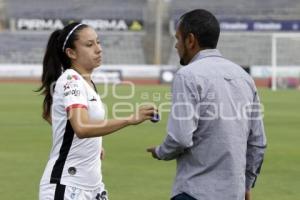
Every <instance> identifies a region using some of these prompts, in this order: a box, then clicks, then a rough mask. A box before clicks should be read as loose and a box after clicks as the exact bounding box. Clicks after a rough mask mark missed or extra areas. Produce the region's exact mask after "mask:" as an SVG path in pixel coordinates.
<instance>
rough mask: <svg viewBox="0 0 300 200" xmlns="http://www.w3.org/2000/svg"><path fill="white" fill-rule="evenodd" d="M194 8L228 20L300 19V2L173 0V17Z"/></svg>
mask: <svg viewBox="0 0 300 200" xmlns="http://www.w3.org/2000/svg"><path fill="white" fill-rule="evenodd" d="M194 8H204V9H207V10H210V11H212V12H213V13H214V14H216V15H217V16H218V17H219V18H228V19H245V18H246V19H249V18H251V19H299V17H300V12H299V10H300V4H299V1H298V0H285V1H282V0H271V1H261V0H251V1H246V0H227V1H218V0H210V1H206V0H184V1H182V0H172V4H171V10H170V12H171V17H172V19H177V18H178V17H179V16H180V15H181V14H182V13H184V12H186V11H187V10H191V9H194Z"/></svg>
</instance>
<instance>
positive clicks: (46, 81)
mask: <svg viewBox="0 0 300 200" xmlns="http://www.w3.org/2000/svg"><path fill="white" fill-rule="evenodd" d="M61 32H62V30H56V31H54V32H53V33H52V34H51V35H50V38H49V40H48V44H47V48H46V52H45V55H44V60H43V74H42V80H41V81H42V86H41V87H40V88H39V89H38V91H42V94H43V95H45V98H44V102H43V114H42V116H43V118H44V119H49V116H50V109H51V105H52V94H51V93H52V88H53V87H54V84H55V82H56V80H57V79H58V77H59V76H60V75H61V73H62V62H61V59H60V57H61V56H60V55H59V50H58V48H59V42H58V41H59V36H60V35H61Z"/></svg>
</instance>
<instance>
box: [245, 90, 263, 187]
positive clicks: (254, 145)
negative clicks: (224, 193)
mask: <svg viewBox="0 0 300 200" xmlns="http://www.w3.org/2000/svg"><path fill="white" fill-rule="evenodd" d="M250 123H251V124H250V133H249V136H248V141H247V154H246V159H247V160H246V191H250V189H251V188H252V187H254V184H255V181H256V178H257V176H258V175H259V173H260V168H261V166H262V162H263V158H264V153H265V149H266V144H267V141H266V136H265V131H264V125H263V120H262V114H261V105H260V101H259V97H258V94H257V93H255V95H254V104H253V105H252V112H251V120H250Z"/></svg>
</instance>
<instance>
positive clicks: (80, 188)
mask: <svg viewBox="0 0 300 200" xmlns="http://www.w3.org/2000/svg"><path fill="white" fill-rule="evenodd" d="M101 53H102V49H101V45H100V42H99V38H98V36H97V33H96V32H95V30H94V29H92V28H91V27H89V26H87V25H85V24H80V23H72V24H70V25H67V26H66V27H64V28H63V29H62V30H56V31H54V32H53V33H52V34H51V36H50V38H49V41H48V45H47V49H46V53H45V56H44V60H43V74H42V86H41V88H40V89H39V91H42V92H43V94H44V95H45V99H44V103H43V118H44V119H45V120H47V121H48V122H49V123H50V124H51V125H52V139H53V145H52V149H51V153H50V158H49V161H48V163H47V166H46V169H45V171H44V174H43V177H42V179H41V183H40V193H39V199H40V200H69V199H70V200H71V199H72V200H76V199H78V200H92V199H93V200H95V199H96V200H97V199H98V200H101V199H102V200H107V199H108V197H107V193H106V191H105V188H104V184H103V182H102V174H101V159H100V154H101V149H102V136H105V135H108V134H111V133H114V132H115V131H117V130H119V129H121V128H124V127H126V126H128V125H136V124H139V123H141V122H143V121H145V120H148V119H151V116H153V115H154V114H155V113H156V110H155V109H154V107H153V106H142V107H140V108H139V109H138V111H137V112H136V113H135V114H132V115H131V116H129V117H127V118H124V119H111V120H105V110H104V107H103V105H102V102H101V99H100V97H99V95H98V93H97V91H96V87H95V85H94V83H93V81H92V80H91V73H92V71H93V69H94V68H96V67H98V66H100V64H101V60H102V57H101V56H102V54H101ZM52 89H54V90H53V91H52Z"/></svg>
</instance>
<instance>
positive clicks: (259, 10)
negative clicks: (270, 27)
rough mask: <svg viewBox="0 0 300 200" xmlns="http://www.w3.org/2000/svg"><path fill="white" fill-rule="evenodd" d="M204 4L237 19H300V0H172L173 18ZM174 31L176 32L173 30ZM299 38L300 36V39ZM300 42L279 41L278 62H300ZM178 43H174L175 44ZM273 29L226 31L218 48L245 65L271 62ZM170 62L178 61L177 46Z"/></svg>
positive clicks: (225, 15)
mask: <svg viewBox="0 0 300 200" xmlns="http://www.w3.org/2000/svg"><path fill="white" fill-rule="evenodd" d="M194 8H204V9H208V10H210V11H212V12H213V13H214V14H216V16H217V18H218V19H234V20H245V19H248V20H295V19H300V12H299V10H300V3H299V1H298V0H287V1H281V0H272V1H260V0H251V1H245V0H228V1H217V0H211V1H205V0H185V1H181V0H172V4H171V6H170V16H171V20H176V19H178V18H179V17H180V16H181V15H182V14H183V13H184V12H186V11H187V10H191V9H194ZM171 34H174V33H173V32H172V31H171ZM298 40H299V39H298ZM299 43H300V42H299V41H297V42H293V40H290V39H285V40H281V42H278V49H277V52H278V53H277V56H278V58H277V60H278V64H282V65H296V64H298V65H299V64H300V61H299V59H298V56H297V53H296V52H297V51H296V49H297V48H298V49H299V48H300V44H299ZM173 46H174V45H173ZM271 46H272V32H264V33H263V32H222V34H221V36H220V41H219V45H218V48H219V49H220V50H221V53H222V54H223V55H224V56H225V57H227V58H229V59H231V60H233V61H234V62H236V63H238V64H240V65H242V66H251V65H271V59H272V58H271V51H272V49H271ZM286 49H289V51H286ZM170 52H171V53H170V57H169V62H168V63H169V64H171V65H175V64H177V65H178V58H177V53H176V50H175V49H174V48H173V47H172V50H171V51H170Z"/></svg>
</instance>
